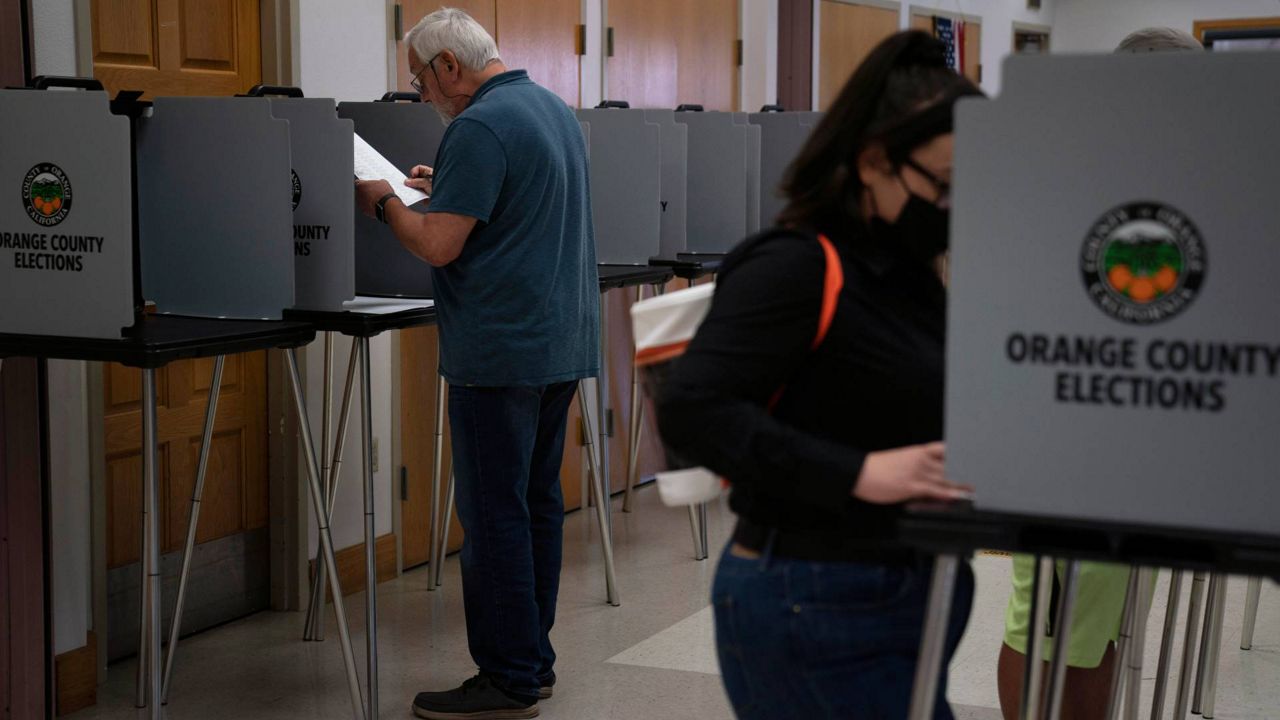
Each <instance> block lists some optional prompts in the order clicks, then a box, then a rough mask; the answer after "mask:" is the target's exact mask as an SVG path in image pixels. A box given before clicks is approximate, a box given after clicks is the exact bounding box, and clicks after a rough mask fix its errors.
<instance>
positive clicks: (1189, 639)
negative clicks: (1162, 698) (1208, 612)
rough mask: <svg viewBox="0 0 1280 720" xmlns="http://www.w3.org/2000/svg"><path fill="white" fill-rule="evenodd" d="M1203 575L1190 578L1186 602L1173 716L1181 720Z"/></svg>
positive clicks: (1187, 694)
mask: <svg viewBox="0 0 1280 720" xmlns="http://www.w3.org/2000/svg"><path fill="white" fill-rule="evenodd" d="M1204 581H1205V574H1204V573H1203V572H1199V571H1197V572H1196V573H1195V574H1194V575H1192V576H1191V597H1190V599H1189V600H1188V601H1187V630H1186V634H1185V635H1184V636H1183V641H1182V667H1181V668H1180V670H1179V672H1178V694H1177V696H1176V697H1177V702H1176V703H1175V704H1174V706H1173V716H1174V717H1175V718H1177V719H1178V720H1182V719H1183V718H1185V717H1186V716H1187V704H1188V700H1189V699H1190V693H1191V672H1192V665H1194V664H1195V652H1196V638H1197V635H1196V632H1197V631H1198V630H1199V629H1200V597H1201V595H1202V594H1203V593H1204Z"/></svg>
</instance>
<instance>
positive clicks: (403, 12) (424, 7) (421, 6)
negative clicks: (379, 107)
mask: <svg viewBox="0 0 1280 720" xmlns="http://www.w3.org/2000/svg"><path fill="white" fill-rule="evenodd" d="M442 5H444V6H447V7H452V8H458V9H459V10H465V11H466V12H467V14H469V15H471V17H473V18H475V19H476V22H478V23H480V24H481V25H483V26H484V29H485V30H488V31H489V34H490V35H493V36H494V39H497V33H498V7H497V4H496V2H495V0H447V1H446V0H401V2H400V17H401V18H403V20H404V31H405V32H406V33H407V32H409V31H410V30H412V29H413V26H414V25H417V24H418V21H419V20H421V19H422V18H424V17H426V16H427V15H429V14H431V13H433V12H435V11H436V10H439V9H440V7H441V6H442ZM408 53H409V50H408V48H407V47H405V44H404V37H398V38H396V89H397V90H399V91H400V92H413V87H412V86H411V85H410V84H409V82H410V81H411V80H413V75H412V74H410V72H409V55H408ZM422 59H423V60H427V59H428V58H422Z"/></svg>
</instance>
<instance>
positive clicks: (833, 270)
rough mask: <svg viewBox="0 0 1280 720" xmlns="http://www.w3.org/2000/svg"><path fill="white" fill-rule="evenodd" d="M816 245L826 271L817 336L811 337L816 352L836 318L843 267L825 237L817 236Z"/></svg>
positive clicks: (834, 247)
mask: <svg viewBox="0 0 1280 720" xmlns="http://www.w3.org/2000/svg"><path fill="white" fill-rule="evenodd" d="M818 243H820V244H821V245H822V254H823V256H825V258H826V261H827V270H826V274H825V276H824V277H823V279H822V311H821V312H820V313H819V314H818V334H817V335H815V336H814V337H813V345H811V346H810V349H811V350H817V349H818V346H819V345H821V344H822V341H823V340H825V339H826V338H827V333H828V332H830V331H831V323H832V321H833V320H835V317H836V303H837V301H838V300H839V299H840V290H841V289H843V288H844V267H843V266H842V265H841V264H840V256H839V255H838V254H836V246H835V245H832V244H831V241H830V240H828V239H827V236H826V235H819V236H818Z"/></svg>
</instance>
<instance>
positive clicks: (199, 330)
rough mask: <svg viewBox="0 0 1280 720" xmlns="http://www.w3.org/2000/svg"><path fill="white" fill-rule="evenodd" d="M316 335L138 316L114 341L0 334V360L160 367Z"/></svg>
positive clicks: (280, 327)
mask: <svg viewBox="0 0 1280 720" xmlns="http://www.w3.org/2000/svg"><path fill="white" fill-rule="evenodd" d="M315 336H316V333H315V329H314V328H313V327H312V326H310V325H307V324H305V323H298V322H277V321H271V320H215V319H208V318H192V317H178V316H174V315H143V316H142V319H141V320H140V321H139V322H138V324H137V325H135V326H134V327H133V328H131V329H130V330H129V331H128V337H122V338H120V339H118V340H116V339H110V340H107V339H100V338H73V337H57V336H51V335H10V334H3V333H0V357H19V356H22V357H39V358H47V359H56V360H89V361H94V362H118V363H121V364H123V365H128V366H130V367H138V368H160V367H164V366H165V365H168V364H169V363H171V362H173V361H175V360H188V359H192V358H202V357H214V356H217V355H233V354H236V353H244V352H252V351H254V350H266V349H270V348H293V347H300V346H302V345H306V344H308V343H310V342H311V341H312V340H314V339H315Z"/></svg>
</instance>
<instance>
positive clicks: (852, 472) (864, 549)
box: [658, 226, 946, 559]
mask: <svg viewBox="0 0 1280 720" xmlns="http://www.w3.org/2000/svg"><path fill="white" fill-rule="evenodd" d="M829 238H830V240H831V241H832V243H833V245H834V246H835V248H836V251H837V253H838V254H839V256H840V258H841V264H842V268H843V272H844V287H843V289H842V290H841V292H840V295H839V297H838V300H837V304H836V311H835V317H834V319H833V322H832V324H831V327H830V330H829V332H828V334H827V336H826V338H825V340H824V341H823V342H822V344H821V345H820V346H819V347H818V348H817V349H816V350H811V346H812V343H813V340H814V337H815V334H816V332H817V329H818V322H819V314H820V310H821V304H822V293H823V277H824V274H825V268H826V261H825V258H824V254H823V252H822V249H821V246H820V244H819V242H818V240H817V236H816V235H815V234H813V233H809V232H803V231H794V230H773V231H770V232H767V233H763V234H761V235H757V236H755V237H753V238H750V239H748V240H746V241H745V242H743V243H742V244H741V245H740V246H738V247H737V248H736V249H735V250H734V251H733V252H732V253H731V254H730V255H729V256H728V257H727V258H726V259H725V262H724V264H723V266H722V269H721V274H720V277H719V280H718V284H717V287H716V292H715V296H714V299H713V301H712V305H711V310H710V312H709V314H708V316H707V318H706V320H705V321H704V322H703V323H702V325H701V326H700V327H699V329H698V332H697V335H696V337H695V338H694V339H693V341H692V343H691V344H690V345H689V348H688V350H687V351H686V352H685V354H684V355H683V356H681V357H680V358H678V359H676V360H675V361H674V363H673V365H672V367H671V368H670V372H669V374H668V375H667V382H666V383H665V384H664V386H663V389H662V390H661V392H660V393H659V398H658V422H659V428H660V432H661V435H662V438H663V440H664V441H665V442H666V443H667V445H668V447H669V448H670V449H671V450H673V451H674V453H675V454H677V455H679V456H681V458H682V459H683V460H685V461H688V462H690V464H692V465H703V466H706V467H707V468H709V469H711V470H712V471H714V472H716V473H718V474H720V475H721V476H722V477H725V478H727V479H728V480H729V481H730V484H731V486H732V491H731V496H730V504H731V507H732V508H733V510H734V511H735V512H736V513H738V515H739V516H740V517H742V518H744V519H745V520H747V521H749V522H751V523H753V524H754V525H757V526H764V527H767V528H771V529H777V530H779V531H780V532H784V533H789V534H801V535H808V536H814V537H816V538H817V539H818V540H819V541H820V542H823V543H825V544H826V545H829V546H839V547H852V548H855V551H854V552H853V553H852V554H853V555H855V556H856V557H857V558H858V559H863V558H865V557H866V556H867V553H868V551H869V552H871V555H872V556H873V557H874V556H875V552H876V550H877V549H878V548H883V547H886V546H888V545H892V535H893V519H894V517H895V516H896V515H897V513H898V512H899V507H896V506H881V505H872V504H869V503H865V502H862V501H860V500H857V499H856V498H854V497H853V495H852V492H853V487H854V484H855V483H856V481H857V478H858V474H859V473H860V472H861V470H862V464H863V460H864V459H865V457H866V454H867V453H869V452H874V451H878V450H887V449H891V448H897V447H902V446H906V445H914V444H918V443H925V442H931V441H935V440H939V439H941V438H942V424H943V352H944V340H945V330H946V295H945V290H944V288H943V286H942V283H941V281H940V280H939V278H938V276H937V274H936V273H935V272H934V270H933V269H932V268H930V267H928V266H927V265H926V264H925V263H923V262H921V261H919V260H917V259H914V258H912V257H910V256H907V255H905V254H904V253H903V252H902V250H901V249H899V248H895V247H893V246H891V245H890V244H888V243H886V242H883V241H878V240H876V239H873V238H872V237H871V233H869V232H868V231H867V230H865V229H864V228H863V226H858V229H857V230H854V231H851V232H849V233H848V234H845V235H841V236H829ZM783 386H785V390H784V391H783V393H782V396H781V399H780V401H779V402H778V404H777V405H776V406H775V407H774V408H773V410H772V412H771V411H770V409H769V402H770V400H771V398H772V397H773V396H774V395H775V393H777V392H778V390H779V388H782V387H783Z"/></svg>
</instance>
